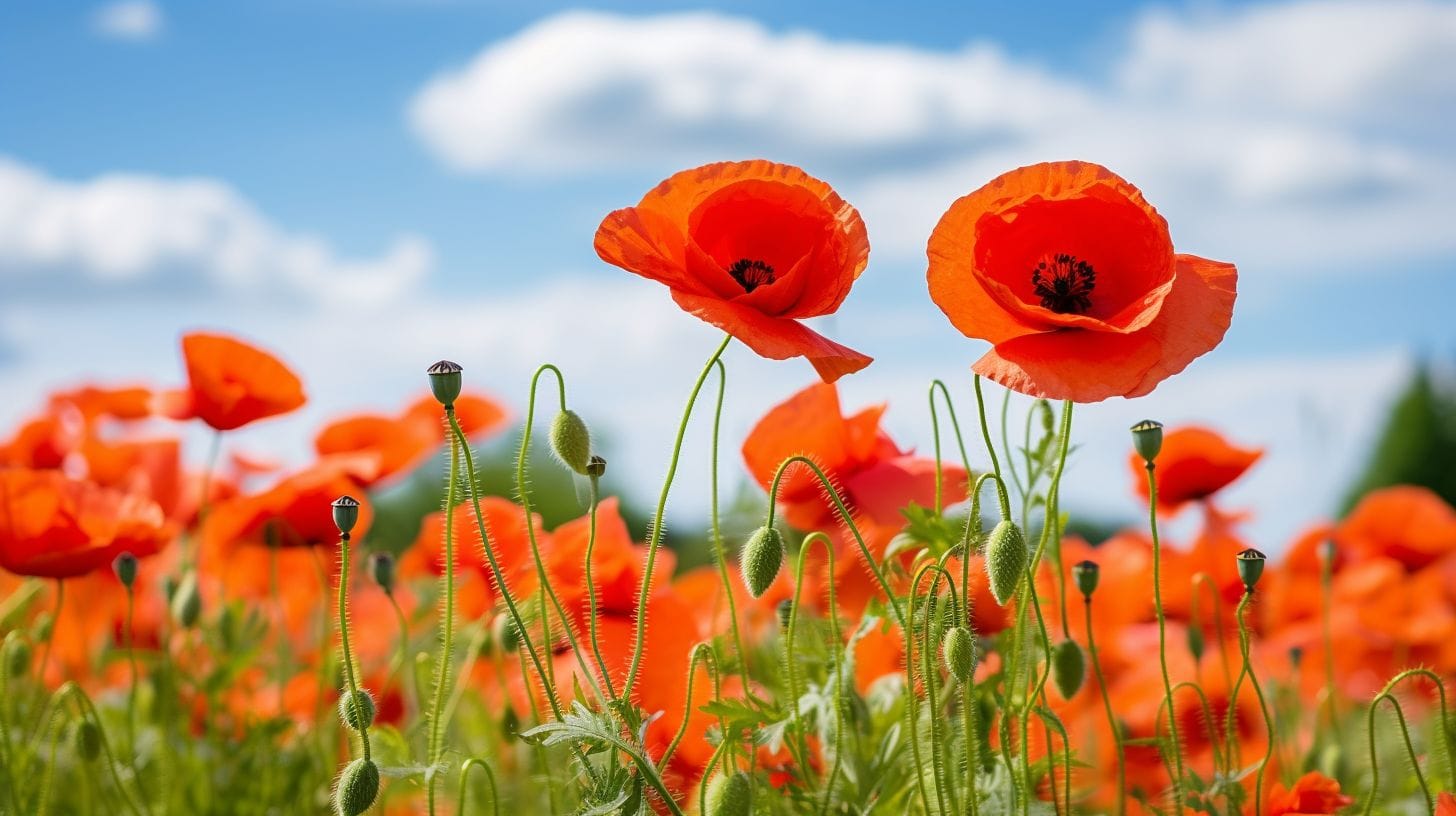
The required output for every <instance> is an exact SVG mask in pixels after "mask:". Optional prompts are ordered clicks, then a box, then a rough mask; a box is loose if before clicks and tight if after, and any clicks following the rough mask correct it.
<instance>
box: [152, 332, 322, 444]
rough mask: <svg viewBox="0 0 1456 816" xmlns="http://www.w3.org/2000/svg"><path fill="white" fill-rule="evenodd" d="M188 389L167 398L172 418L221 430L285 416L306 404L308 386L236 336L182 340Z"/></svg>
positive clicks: (191, 336)
mask: <svg viewBox="0 0 1456 816" xmlns="http://www.w3.org/2000/svg"><path fill="white" fill-rule="evenodd" d="M182 356H183V357H184V358H185V359H186V363H187V380H188V385H187V388H186V389H185V390H183V391H180V392H172V393H169V394H167V395H166V398H165V399H164V401H163V403H164V405H163V409H164V412H165V413H166V414H168V415H170V416H171V417H172V418H173V419H193V418H196V419H200V420H202V421H203V422H205V423H207V424H208V425H210V426H212V427H213V428H216V429H217V430H219V431H229V430H232V429H233V428H240V427H242V426H244V425H247V424H248V423H250V422H255V421H257V420H260V419H265V418H267V417H271V416H277V415H278V414H286V413H288V412H289V411H292V410H294V409H296V408H298V407H299V406H301V405H303V403H304V395H303V384H302V383H301V382H299V380H298V377H297V375H295V374H294V373H293V372H292V371H290V370H289V369H288V366H286V365H284V364H283V363H282V362H281V361H279V360H278V358H276V357H274V356H273V355H271V354H269V353H267V352H265V351H262V350H261V349H258V348H255V347H253V346H250V345H248V344H247V343H244V342H242V341H241V340H236V339H234V338H231V337H225V336H223V335H219V334H202V333H194V334H188V335H184V336H183V337H182Z"/></svg>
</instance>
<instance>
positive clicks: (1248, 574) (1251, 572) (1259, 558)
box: [1234, 547, 1265, 592]
mask: <svg viewBox="0 0 1456 816" xmlns="http://www.w3.org/2000/svg"><path fill="white" fill-rule="evenodd" d="M1234 559H1235V561H1236V562H1237V563H1238V565H1239V580H1241V581H1243V582H1244V591H1245V592H1253V591H1254V585H1255V584H1257V583H1259V576H1261V575H1263V574H1264V561H1265V557H1264V554H1263V553H1261V552H1259V551H1258V550H1256V549H1254V548H1252V547H1250V548H1249V549H1247V550H1244V551H1243V552H1241V553H1239V554H1238V555H1236V556H1234Z"/></svg>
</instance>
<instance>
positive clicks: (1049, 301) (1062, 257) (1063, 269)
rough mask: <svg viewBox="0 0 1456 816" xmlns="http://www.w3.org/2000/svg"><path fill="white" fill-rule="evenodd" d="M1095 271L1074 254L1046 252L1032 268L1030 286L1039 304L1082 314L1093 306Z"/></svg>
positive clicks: (1062, 311) (1058, 311) (1063, 312)
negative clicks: (1049, 253) (1048, 253)
mask: <svg viewBox="0 0 1456 816" xmlns="http://www.w3.org/2000/svg"><path fill="white" fill-rule="evenodd" d="M1096 287H1097V273H1096V272H1094V271H1093V270H1092V264H1089V263H1087V262H1086V261H1084V260H1082V259H1080V258H1078V257H1077V256H1076V255H1068V254H1066V253H1059V254H1056V255H1045V256H1043V257H1042V259H1041V260H1040V261H1037V263H1036V268H1035V269H1033V270H1031V288H1032V290H1033V291H1035V292H1036V296H1037V297H1039V298H1041V305H1042V306H1044V307H1045V308H1048V309H1051V310H1052V311H1054V312H1056V313H1057V314H1084V313H1085V312H1086V311H1087V310H1088V309H1091V308H1092V290H1093V289H1095V288H1096Z"/></svg>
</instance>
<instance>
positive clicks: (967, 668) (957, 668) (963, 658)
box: [941, 626, 976, 683]
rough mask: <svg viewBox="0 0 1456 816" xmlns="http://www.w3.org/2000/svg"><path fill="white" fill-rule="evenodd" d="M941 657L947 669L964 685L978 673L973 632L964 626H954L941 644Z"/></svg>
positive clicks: (947, 632)
mask: <svg viewBox="0 0 1456 816" xmlns="http://www.w3.org/2000/svg"><path fill="white" fill-rule="evenodd" d="M941 655H942V656H943V657H944V658H945V668H946V670H947V671H949V672H950V674H951V676H952V677H954V678H955V679H956V680H959V681H960V682H962V683H964V682H966V681H967V680H970V679H971V675H972V674H974V673H975V671H976V641H975V638H973V637H971V630H969V629H967V628H966V627H964V626H952V627H951V628H950V629H949V630H947V631H946V633H945V640H944V641H942V642H941Z"/></svg>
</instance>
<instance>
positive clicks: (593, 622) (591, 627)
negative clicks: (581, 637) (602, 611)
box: [527, 476, 617, 702]
mask: <svg viewBox="0 0 1456 816" xmlns="http://www.w3.org/2000/svg"><path fill="white" fill-rule="evenodd" d="M600 502H601V488H600V485H598V484H597V477H595V476H593V477H591V509H590V510H589V511H588V513H589V515H590V518H591V521H590V528H589V531H588V533H587V539H586V568H585V571H584V573H583V574H584V575H585V577H586V602H587V616H586V620H587V637H588V639H590V641H591V650H592V657H594V658H595V659H596V662H597V670H598V671H600V672H601V675H602V684H603V685H605V686H606V688H607V696H608V697H609V698H610V699H611V700H613V701H614V702H615V701H616V699H617V689H616V687H615V686H614V685H613V684H612V674H611V672H609V671H607V661H606V659H605V658H603V657H602V645H601V641H600V640H599V639H598V637H597V585H596V581H595V580H593V577H592V555H593V553H595V551H596V548H597V507H598V506H599V504H600ZM527 523H529V522H527Z"/></svg>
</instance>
